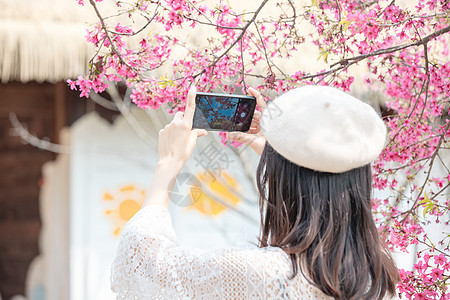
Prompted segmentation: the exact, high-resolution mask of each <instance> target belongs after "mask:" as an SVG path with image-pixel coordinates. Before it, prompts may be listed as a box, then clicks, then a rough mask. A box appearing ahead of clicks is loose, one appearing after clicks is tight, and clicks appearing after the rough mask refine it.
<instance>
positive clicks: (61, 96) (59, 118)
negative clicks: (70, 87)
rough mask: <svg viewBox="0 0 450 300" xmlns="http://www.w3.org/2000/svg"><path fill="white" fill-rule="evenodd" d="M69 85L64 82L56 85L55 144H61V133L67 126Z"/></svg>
mask: <svg viewBox="0 0 450 300" xmlns="http://www.w3.org/2000/svg"><path fill="white" fill-rule="evenodd" d="M66 89H67V85H66V83H65V82H63V81H59V82H57V83H56V84H55V123H54V124H55V143H57V144H59V142H60V138H59V132H60V131H61V129H62V128H63V127H64V126H65V125H66V101H67V93H66Z"/></svg>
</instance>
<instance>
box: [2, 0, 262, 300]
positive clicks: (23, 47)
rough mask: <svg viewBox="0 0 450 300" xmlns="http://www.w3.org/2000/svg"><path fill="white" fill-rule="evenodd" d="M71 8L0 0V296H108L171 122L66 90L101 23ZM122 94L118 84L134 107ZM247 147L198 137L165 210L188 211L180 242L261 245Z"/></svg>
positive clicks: (159, 114) (63, 1) (180, 223)
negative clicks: (113, 268)
mask: <svg viewBox="0 0 450 300" xmlns="http://www.w3.org/2000/svg"><path fill="white" fill-rule="evenodd" d="M76 2H77V1H74V0H58V1H56V0H46V1H39V2H36V1H31V0H0V5H1V6H2V10H1V11H0V124H1V127H0V128H1V134H0V170H1V172H0V191H1V192H0V295H1V296H0V297H2V299H4V300H9V299H11V298H14V299H22V298H23V297H26V299H30V300H31V299H33V300H44V299H52V300H56V299H61V300H66V299H80V300H86V299H96V300H97V299H113V295H112V294H111V292H110V291H109V265H110V263H111V259H112V258H113V256H114V253H115V248H116V244H117V241H118V236H119V234H120V230H121V228H122V227H123V225H124V224H125V222H126V221H127V220H128V219H129V218H130V217H131V216H132V215H133V214H134V213H135V212H136V209H137V208H138V206H139V205H140V204H142V201H143V199H144V198H145V196H146V188H148V186H149V183H150V180H151V178H152V174H153V173H152V172H153V169H154V166H155V164H156V160H157V133H158V131H159V129H161V128H162V127H164V125H165V124H166V123H167V122H169V120H170V118H171V116H170V115H168V113H166V112H165V111H164V110H159V111H151V112H143V111H142V110H138V109H136V108H135V107H134V106H133V105H131V104H130V103H129V102H128V104H127V105H128V106H127V107H126V112H125V113H124V116H122V115H121V114H120V113H119V112H118V109H117V106H116V105H115V104H113V102H112V101H110V100H111V97H110V95H109V94H108V93H104V94H103V95H102V96H103V97H105V98H98V99H96V101H93V100H92V99H89V100H86V99H80V98H79V93H78V92H76V91H72V90H70V89H69V87H68V85H67V83H66V80H67V79H68V78H76V77H78V76H79V75H81V74H85V73H86V72H87V66H88V62H89V59H90V58H91V55H92V54H93V52H92V49H90V48H89V46H88V43H87V42H86V40H85V38H84V36H85V34H86V28H87V27H88V24H87V23H86V20H92V21H95V20H96V19H95V18H96V17H95V16H94V15H90V13H91V14H92V12H91V10H90V9H84V8H83V7H80V6H79V5H78V4H77V3H76ZM102 9H108V4H106V3H102ZM126 93H127V91H126V90H125V89H124V88H119V90H118V95H119V96H120V98H121V99H126V100H127V101H129V98H127V95H126ZM99 102H100V103H101V104H102V105H99V104H97V103H99ZM105 106H106V107H108V108H109V109H108V108H105ZM251 152H252V151H251V150H250V149H240V150H239V151H236V150H231V149H230V148H226V147H224V146H223V145H221V144H220V142H219V138H218V135H217V134H210V135H209V136H208V137H206V138H204V139H202V141H199V143H198V146H197V148H196V150H195V152H194V155H193V157H192V158H191V159H190V160H189V161H188V163H187V165H186V167H185V168H184V169H183V171H182V172H183V176H181V177H183V179H184V181H185V182H181V183H180V184H179V185H177V186H178V191H177V193H174V195H175V196H174V197H173V198H174V199H172V201H173V202H174V203H175V204H174V205H172V206H171V207H170V210H171V212H172V214H173V215H174V216H181V215H183V218H178V217H174V226H175V229H176V231H177V232H178V233H179V235H180V240H181V241H182V242H183V243H185V244H188V245H191V246H199V247H212V246H230V245H235V246H238V245H244V244H247V243H249V242H256V235H257V233H258V230H257V229H258V226H259V222H258V216H257V213H258V212H257V206H256V200H257V198H256V190H255V188H254V185H253V180H254V167H255V166H256V162H257V157H255V155H254V153H251ZM211 170H212V171H211ZM186 182H187V184H186ZM199 185H202V188H203V191H202V193H200V194H199V193H198V189H197V188H198V186H199ZM186 195H188V197H185V196H186Z"/></svg>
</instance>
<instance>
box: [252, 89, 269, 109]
mask: <svg viewBox="0 0 450 300" xmlns="http://www.w3.org/2000/svg"><path fill="white" fill-rule="evenodd" d="M248 91H249V92H250V94H251V95H252V96H253V97H255V98H256V103H257V104H258V107H259V110H261V113H262V112H263V111H264V110H265V109H266V107H267V104H266V101H264V99H263V97H262V96H261V94H260V93H259V92H258V91H257V90H255V89H254V88H252V87H251V88H248Z"/></svg>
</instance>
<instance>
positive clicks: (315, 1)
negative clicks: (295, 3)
mask: <svg viewBox="0 0 450 300" xmlns="http://www.w3.org/2000/svg"><path fill="white" fill-rule="evenodd" d="M319 2H320V0H311V4H312V5H314V6H316V7H319Z"/></svg>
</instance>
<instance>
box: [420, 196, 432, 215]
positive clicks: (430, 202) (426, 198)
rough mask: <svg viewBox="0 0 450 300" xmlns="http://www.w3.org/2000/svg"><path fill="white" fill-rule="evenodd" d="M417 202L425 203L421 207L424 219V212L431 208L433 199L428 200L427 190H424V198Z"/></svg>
mask: <svg viewBox="0 0 450 300" xmlns="http://www.w3.org/2000/svg"><path fill="white" fill-rule="evenodd" d="M419 203H420V204H426V205H425V207H424V208H423V218H424V219H425V216H426V214H427V213H428V212H429V211H430V210H433V208H434V203H433V201H431V200H430V198H428V195H427V192H424V199H423V200H422V201H420V202H419Z"/></svg>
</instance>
